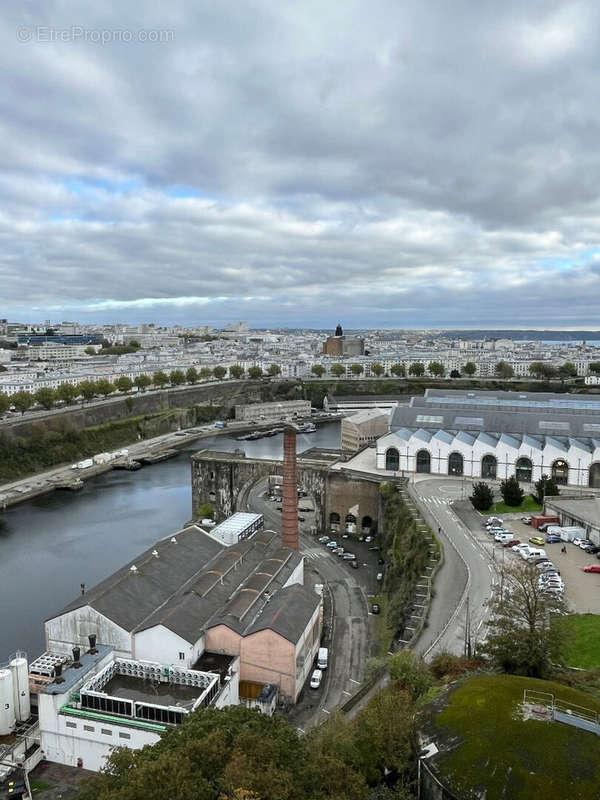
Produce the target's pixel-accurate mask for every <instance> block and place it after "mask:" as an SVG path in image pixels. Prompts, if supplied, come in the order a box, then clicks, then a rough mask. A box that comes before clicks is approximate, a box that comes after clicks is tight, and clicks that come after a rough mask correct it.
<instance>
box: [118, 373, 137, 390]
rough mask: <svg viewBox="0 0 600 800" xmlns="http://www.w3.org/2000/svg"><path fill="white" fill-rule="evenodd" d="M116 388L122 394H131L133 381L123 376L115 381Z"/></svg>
mask: <svg viewBox="0 0 600 800" xmlns="http://www.w3.org/2000/svg"><path fill="white" fill-rule="evenodd" d="M115 386H116V387H117V389H118V390H119V391H120V392H130V391H131V390H132V388H133V381H132V380H131V378H128V377H127V375H121V376H120V377H119V378H117V380H116V381H115Z"/></svg>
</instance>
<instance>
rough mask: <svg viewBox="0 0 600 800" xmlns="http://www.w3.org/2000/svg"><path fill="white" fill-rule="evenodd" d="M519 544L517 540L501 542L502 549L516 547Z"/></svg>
mask: <svg viewBox="0 0 600 800" xmlns="http://www.w3.org/2000/svg"><path fill="white" fill-rule="evenodd" d="M518 544H521V542H520V541H519V540H518V539H510V540H509V541H508V542H502V547H516V546H517V545H518Z"/></svg>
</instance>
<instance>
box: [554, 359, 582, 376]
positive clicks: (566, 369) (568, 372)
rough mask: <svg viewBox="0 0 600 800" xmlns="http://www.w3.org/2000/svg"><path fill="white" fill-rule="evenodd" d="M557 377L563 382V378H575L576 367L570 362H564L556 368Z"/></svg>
mask: <svg viewBox="0 0 600 800" xmlns="http://www.w3.org/2000/svg"><path fill="white" fill-rule="evenodd" d="M558 376H559V378H562V379H563V380H565V378H576V377H577V367H576V366H575V364H573V363H572V362H571V361H565V363H564V364H561V365H560V367H559V368H558Z"/></svg>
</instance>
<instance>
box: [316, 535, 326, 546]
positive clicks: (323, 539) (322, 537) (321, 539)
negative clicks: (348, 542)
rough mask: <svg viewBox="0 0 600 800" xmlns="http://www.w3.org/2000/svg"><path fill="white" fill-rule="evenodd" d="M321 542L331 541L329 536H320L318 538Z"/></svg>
mask: <svg viewBox="0 0 600 800" xmlns="http://www.w3.org/2000/svg"><path fill="white" fill-rule="evenodd" d="M317 541H319V542H321V544H325V542H328V541H329V536H319V538H318V540H317Z"/></svg>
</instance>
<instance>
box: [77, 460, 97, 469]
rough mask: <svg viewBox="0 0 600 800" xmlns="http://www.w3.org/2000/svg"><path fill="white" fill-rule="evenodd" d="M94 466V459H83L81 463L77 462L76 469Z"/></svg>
mask: <svg viewBox="0 0 600 800" xmlns="http://www.w3.org/2000/svg"><path fill="white" fill-rule="evenodd" d="M93 466H94V459H93V458H84V459H83V461H78V462H77V469H88V467H93Z"/></svg>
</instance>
